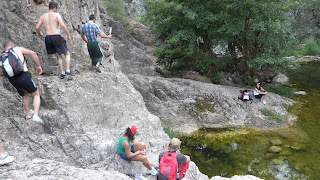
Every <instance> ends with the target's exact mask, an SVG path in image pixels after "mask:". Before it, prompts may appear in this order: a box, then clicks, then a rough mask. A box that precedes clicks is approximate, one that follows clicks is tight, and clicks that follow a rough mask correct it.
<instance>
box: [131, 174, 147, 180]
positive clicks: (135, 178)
mask: <svg viewBox="0 0 320 180" xmlns="http://www.w3.org/2000/svg"><path fill="white" fill-rule="evenodd" d="M134 180H147V178H145V177H143V176H142V174H136V176H135V177H134Z"/></svg>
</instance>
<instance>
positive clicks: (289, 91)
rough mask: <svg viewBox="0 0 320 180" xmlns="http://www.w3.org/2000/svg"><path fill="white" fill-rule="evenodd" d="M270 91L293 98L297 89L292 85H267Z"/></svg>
mask: <svg viewBox="0 0 320 180" xmlns="http://www.w3.org/2000/svg"><path fill="white" fill-rule="evenodd" d="M266 89H268V91H270V92H273V93H276V94H279V95H280V96H285V97H288V98H292V97H293V96H294V92H295V90H294V89H293V88H290V87H285V86H280V85H270V86H267V87H266Z"/></svg>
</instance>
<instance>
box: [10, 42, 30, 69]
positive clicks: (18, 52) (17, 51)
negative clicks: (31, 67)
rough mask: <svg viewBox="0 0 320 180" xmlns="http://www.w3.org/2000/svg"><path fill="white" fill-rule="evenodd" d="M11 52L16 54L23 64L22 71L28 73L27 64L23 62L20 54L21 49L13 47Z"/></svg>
mask: <svg viewBox="0 0 320 180" xmlns="http://www.w3.org/2000/svg"><path fill="white" fill-rule="evenodd" d="M13 50H14V51H15V52H16V53H17V54H18V56H19V58H20V60H21V62H22V63H23V71H28V68H27V63H25V62H24V61H25V59H24V56H23V54H22V51H21V47H14V48H13Z"/></svg>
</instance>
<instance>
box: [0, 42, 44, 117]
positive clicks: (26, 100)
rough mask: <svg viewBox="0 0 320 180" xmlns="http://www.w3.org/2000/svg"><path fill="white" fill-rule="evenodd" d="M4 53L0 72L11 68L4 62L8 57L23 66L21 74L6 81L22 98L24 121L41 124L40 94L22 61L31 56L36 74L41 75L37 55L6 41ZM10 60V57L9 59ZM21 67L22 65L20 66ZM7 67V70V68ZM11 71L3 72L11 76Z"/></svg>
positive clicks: (25, 64) (24, 61)
mask: <svg viewBox="0 0 320 180" xmlns="http://www.w3.org/2000/svg"><path fill="white" fill-rule="evenodd" d="M3 47H4V52H3V53H2V54H1V67H2V70H5V69H7V70H9V69H10V68H11V67H9V63H8V61H9V60H6V61H7V62H5V59H6V58H9V56H12V55H14V57H15V60H18V61H21V62H22V64H23V69H22V72H21V73H20V74H19V75H14V76H13V75H12V77H11V76H8V79H9V81H10V83H11V84H12V85H13V86H14V87H15V88H16V89H17V91H18V93H19V95H20V96H22V101H23V105H24V109H25V111H26V113H27V115H26V119H30V118H31V117H32V120H33V121H35V122H38V123H42V120H41V118H40V117H39V109H40V93H39V91H38V89H37V86H36V84H35V83H34V81H33V79H32V76H31V73H30V72H28V68H27V63H26V60H25V59H24V56H25V55H26V56H31V57H32V59H33V61H34V62H35V63H36V67H37V73H38V74H42V68H41V66H40V62H39V58H38V55H37V54H36V53H35V52H33V51H31V50H30V49H26V48H23V47H15V46H14V44H13V42H12V41H7V42H5V43H4V45H3ZM11 58H12V57H11ZM21 66H22V65H21ZM8 67H9V68H8ZM13 69H14V68H11V72H9V71H8V72H7V71H6V72H5V73H9V74H13ZM30 95H31V96H32V97H33V109H34V114H33V115H32V112H31V110H30V102H31V99H30Z"/></svg>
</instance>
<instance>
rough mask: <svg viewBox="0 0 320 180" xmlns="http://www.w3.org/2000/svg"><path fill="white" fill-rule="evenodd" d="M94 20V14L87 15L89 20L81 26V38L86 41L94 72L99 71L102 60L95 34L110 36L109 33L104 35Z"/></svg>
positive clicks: (102, 36)
mask: <svg viewBox="0 0 320 180" xmlns="http://www.w3.org/2000/svg"><path fill="white" fill-rule="evenodd" d="M95 22H96V17H95V15H93V14H92V15H90V16H89V21H88V22H87V23H86V24H84V25H83V26H82V31H81V38H82V39H83V41H84V42H86V43H87V48H88V52H89V55H90V58H91V62H92V67H93V68H94V69H95V70H96V72H98V73H101V70H100V69H99V66H100V64H101V62H102V58H103V54H102V52H101V49H100V46H99V43H98V39H97V35H99V36H100V37H101V38H110V39H111V38H112V36H111V35H108V36H106V35H104V34H102V33H101V30H100V28H99V27H98V25H97V24H95Z"/></svg>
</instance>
